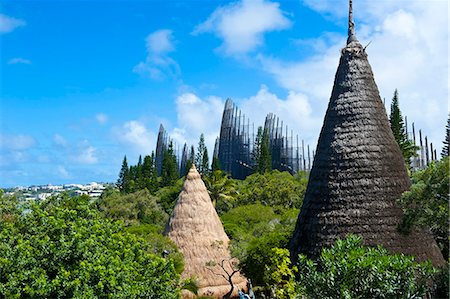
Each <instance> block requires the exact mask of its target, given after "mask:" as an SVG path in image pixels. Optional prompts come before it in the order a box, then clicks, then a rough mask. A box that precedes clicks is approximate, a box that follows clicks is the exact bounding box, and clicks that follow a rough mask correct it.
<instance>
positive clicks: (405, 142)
mask: <svg viewBox="0 0 450 299" xmlns="http://www.w3.org/2000/svg"><path fill="white" fill-rule="evenodd" d="M389 122H390V124H391V130H392V133H393V134H394V138H395V141H397V143H398V145H399V147H400V150H401V152H402V155H403V158H404V159H405V163H406V165H407V166H408V168H409V167H410V165H411V158H412V157H415V156H417V150H418V147H417V146H415V145H414V143H413V142H412V141H411V140H409V139H408V135H407V134H406V130H405V123H404V122H403V117H402V113H401V111H400V104H399V100H398V91H397V89H396V90H395V92H394V97H393V98H392V103H391V114H390V117H389Z"/></svg>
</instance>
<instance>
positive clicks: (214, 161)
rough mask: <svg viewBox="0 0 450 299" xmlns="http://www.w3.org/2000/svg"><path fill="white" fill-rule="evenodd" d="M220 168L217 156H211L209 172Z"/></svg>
mask: <svg viewBox="0 0 450 299" xmlns="http://www.w3.org/2000/svg"><path fill="white" fill-rule="evenodd" d="M217 170H221V169H220V161H219V158H218V157H213V159H212V163H211V172H214V171H217Z"/></svg>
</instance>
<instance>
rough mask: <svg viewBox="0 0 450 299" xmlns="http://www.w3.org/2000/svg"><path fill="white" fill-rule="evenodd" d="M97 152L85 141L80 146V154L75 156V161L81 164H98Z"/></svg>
mask: <svg viewBox="0 0 450 299" xmlns="http://www.w3.org/2000/svg"><path fill="white" fill-rule="evenodd" d="M96 152H97V149H96V148H95V147H93V146H92V145H89V143H88V142H87V141H83V142H82V143H81V144H80V145H79V146H78V153H77V154H76V155H75V156H73V160H74V161H75V162H77V163H80V164H96V163H97V162H98V158H97V156H96Z"/></svg>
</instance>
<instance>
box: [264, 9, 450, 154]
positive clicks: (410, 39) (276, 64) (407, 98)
mask: <svg viewBox="0 0 450 299" xmlns="http://www.w3.org/2000/svg"><path fill="white" fill-rule="evenodd" d="M304 2H305V3H306V4H308V5H309V6H310V7H311V8H313V9H315V10H317V11H319V12H321V13H323V14H325V15H329V16H332V17H333V18H335V19H337V20H339V22H340V23H344V24H346V20H345V18H346V17H347V13H346V11H345V10H338V9H336V6H339V7H346V6H347V5H348V2H346V1H341V2H342V4H341V3H340V2H339V3H338V4H336V1H332V0H327V1H309V0H307V1H304ZM344 2H345V3H344ZM342 11H344V13H342ZM447 12H448V2H447V1H383V2H377V1H362V2H357V3H355V7H354V16H355V18H356V34H357V36H358V38H359V40H360V41H361V43H362V44H363V45H366V44H368V43H369V41H371V44H370V46H368V48H367V52H368V54H369V62H370V63H371V65H372V68H373V71H374V75H375V81H376V82H377V85H378V87H379V89H380V94H381V97H382V98H383V97H385V98H386V106H388V110H389V104H390V99H391V98H392V94H393V92H394V90H395V88H398V90H399V93H400V107H401V109H402V112H403V115H406V116H408V122H409V124H411V122H415V124H416V129H417V128H421V129H422V132H423V133H425V134H426V135H428V137H429V140H432V141H433V143H434V146H435V147H436V145H437V146H438V147H440V146H441V144H442V140H443V138H444V127H445V123H446V119H447V113H448V108H447V109H445V108H444V107H448V103H447V100H448V95H449V83H448V82H449V81H448V80H449V77H448V69H449V61H448V55H447V54H448V40H449V36H448V15H447ZM359 20H361V21H359ZM345 39H346V36H344V35H341V36H340V38H337V39H335V40H334V41H332V42H331V43H330V41H329V40H327V36H326V34H324V35H323V36H322V37H321V38H320V39H319V40H316V41H314V40H311V42H312V43H313V44H312V46H311V51H310V55H309V56H308V57H307V58H306V59H303V60H299V61H285V60H283V59H282V58H276V57H266V56H262V55H259V56H258V59H259V61H260V63H261V68H262V69H264V70H265V71H267V72H268V73H270V74H272V75H273V76H274V78H275V80H277V82H279V84H280V85H281V86H282V87H284V88H286V89H288V90H294V91H296V92H301V93H303V94H306V95H307V96H308V97H309V98H310V99H311V101H310V103H311V106H312V109H313V111H314V114H315V115H322V117H321V118H322V119H323V116H324V114H325V110H326V107H327V106H326V103H327V102H328V99H329V97H330V95H331V89H332V85H333V81H334V80H333V79H334V75H335V72H336V68H337V65H338V62H339V55H340V51H339V50H340V49H341V48H342V47H343V46H344V45H345ZM316 44H319V45H321V44H322V45H323V44H325V45H328V46H327V47H323V46H319V47H315V46H314V45H316ZM438 151H439V148H438Z"/></svg>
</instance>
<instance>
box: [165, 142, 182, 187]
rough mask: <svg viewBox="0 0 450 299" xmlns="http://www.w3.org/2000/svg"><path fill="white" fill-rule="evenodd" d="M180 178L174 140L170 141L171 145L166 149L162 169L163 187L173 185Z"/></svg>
mask: <svg viewBox="0 0 450 299" xmlns="http://www.w3.org/2000/svg"><path fill="white" fill-rule="evenodd" d="M178 178H179V173H178V164H177V157H176V156H175V153H174V150H173V142H172V141H170V142H169V146H168V147H167V149H166V150H165V151H164V158H163V161H162V169H161V185H162V187H166V186H171V185H173V184H174V183H175V181H176V180H177V179H178Z"/></svg>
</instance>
